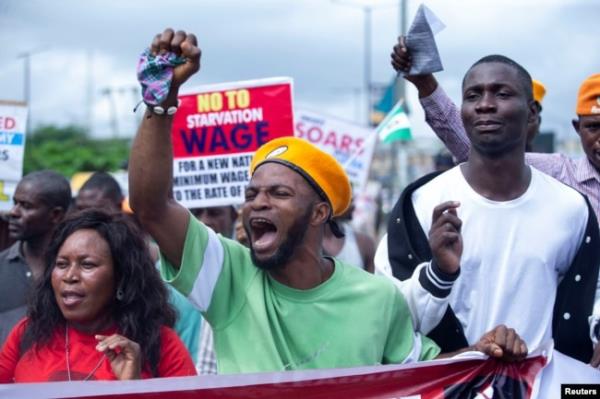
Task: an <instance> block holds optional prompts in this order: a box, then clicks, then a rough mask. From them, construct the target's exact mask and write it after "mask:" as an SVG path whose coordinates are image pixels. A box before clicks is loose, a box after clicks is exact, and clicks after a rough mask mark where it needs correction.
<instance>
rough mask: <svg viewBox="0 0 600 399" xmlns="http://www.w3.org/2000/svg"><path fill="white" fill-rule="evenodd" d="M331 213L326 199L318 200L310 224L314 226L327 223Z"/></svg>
mask: <svg viewBox="0 0 600 399" xmlns="http://www.w3.org/2000/svg"><path fill="white" fill-rule="evenodd" d="M330 214H331V208H330V207H329V204H328V203H327V202H325V201H320V202H317V203H316V204H315V205H313V212H312V216H311V219H310V224H311V225H313V226H319V225H322V224H325V223H326V222H327V221H328V220H329V215H330Z"/></svg>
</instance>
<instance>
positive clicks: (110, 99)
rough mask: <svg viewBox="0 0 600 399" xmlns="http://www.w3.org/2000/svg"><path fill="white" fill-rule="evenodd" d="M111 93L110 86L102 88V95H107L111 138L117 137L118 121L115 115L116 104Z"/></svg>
mask: <svg viewBox="0 0 600 399" xmlns="http://www.w3.org/2000/svg"><path fill="white" fill-rule="evenodd" d="M112 93H113V89H112V88H111V87H106V88H104V89H103V90H102V95H104V96H106V97H107V99H108V104H109V106H110V125H111V129H112V133H113V138H117V137H119V121H118V117H117V104H116V103H115V98H114V96H113V95H112Z"/></svg>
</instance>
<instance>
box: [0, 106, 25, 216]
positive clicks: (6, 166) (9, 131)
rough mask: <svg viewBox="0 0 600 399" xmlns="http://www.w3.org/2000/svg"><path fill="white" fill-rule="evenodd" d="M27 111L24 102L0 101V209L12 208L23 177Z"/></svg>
mask: <svg viewBox="0 0 600 399" xmlns="http://www.w3.org/2000/svg"><path fill="white" fill-rule="evenodd" d="M27 111H28V109H27V105H26V104H25V103H20V102H15V101H0V211H7V210H9V209H10V208H12V206H13V199H12V196H13V194H14V192H15V189H16V187H17V184H18V183H19V181H20V180H21V177H23V158H24V154H25V131H26V129H27V126H26V125H27Z"/></svg>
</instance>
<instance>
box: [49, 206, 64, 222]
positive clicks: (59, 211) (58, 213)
mask: <svg viewBox="0 0 600 399" xmlns="http://www.w3.org/2000/svg"><path fill="white" fill-rule="evenodd" d="M66 213H67V212H66V211H65V210H64V208H62V207H60V206H55V207H54V208H52V209H51V210H50V220H52V223H53V224H54V225H57V224H59V223H60V222H61V221H62V220H63V219H64V218H65V215H66Z"/></svg>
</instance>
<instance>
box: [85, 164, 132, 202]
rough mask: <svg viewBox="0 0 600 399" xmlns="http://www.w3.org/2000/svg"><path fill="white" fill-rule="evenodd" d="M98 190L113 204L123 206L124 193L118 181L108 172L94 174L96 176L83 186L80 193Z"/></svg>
mask: <svg viewBox="0 0 600 399" xmlns="http://www.w3.org/2000/svg"><path fill="white" fill-rule="evenodd" d="M83 190H98V191H100V192H101V193H102V194H103V195H104V197H106V198H108V199H109V200H110V201H111V202H113V203H115V204H117V207H120V206H121V202H122V201H123V192H122V191H121V186H119V183H118V182H117V180H116V179H115V178H114V177H112V176H111V175H110V174H108V173H106V172H94V174H93V175H92V176H91V177H90V178H89V179H88V180H87V181H86V182H85V183H84V184H83V186H81V188H80V189H79V191H83Z"/></svg>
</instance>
